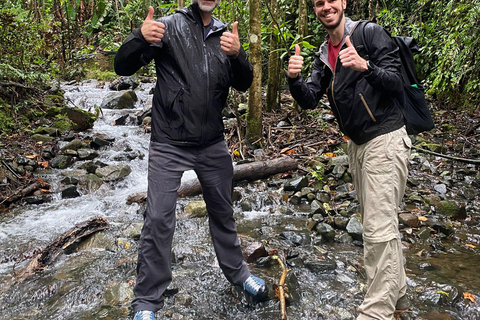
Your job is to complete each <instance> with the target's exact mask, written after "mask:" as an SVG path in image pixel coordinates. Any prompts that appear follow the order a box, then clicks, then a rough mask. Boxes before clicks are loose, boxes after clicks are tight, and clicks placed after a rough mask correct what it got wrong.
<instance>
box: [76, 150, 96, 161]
mask: <svg viewBox="0 0 480 320" xmlns="http://www.w3.org/2000/svg"><path fill="white" fill-rule="evenodd" d="M77 152H78V157H79V158H80V160H93V159H95V158H97V157H98V156H100V155H99V154H98V152H97V151H95V150H93V149H79V150H78V151H77Z"/></svg>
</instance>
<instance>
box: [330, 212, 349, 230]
mask: <svg viewBox="0 0 480 320" xmlns="http://www.w3.org/2000/svg"><path fill="white" fill-rule="evenodd" d="M333 221H334V225H335V228H337V229H340V230H346V229H347V225H348V222H349V221H350V219H348V218H347V217H343V216H338V215H337V216H335V217H334V220H333Z"/></svg>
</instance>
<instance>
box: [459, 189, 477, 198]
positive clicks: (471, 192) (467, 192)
mask: <svg viewBox="0 0 480 320" xmlns="http://www.w3.org/2000/svg"><path fill="white" fill-rule="evenodd" d="M460 191H461V192H460V194H461V195H462V196H463V197H464V198H465V199H467V200H470V201H471V200H473V199H475V197H476V196H477V191H476V190H475V189H474V188H472V187H463V188H461V190H460Z"/></svg>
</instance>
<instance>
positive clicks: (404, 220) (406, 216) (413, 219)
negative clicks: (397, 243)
mask: <svg viewBox="0 0 480 320" xmlns="http://www.w3.org/2000/svg"><path fill="white" fill-rule="evenodd" d="M398 220H399V222H400V223H401V224H403V225H405V226H408V227H412V228H415V227H418V217H417V216H416V215H414V214H411V213H401V214H399V215H398Z"/></svg>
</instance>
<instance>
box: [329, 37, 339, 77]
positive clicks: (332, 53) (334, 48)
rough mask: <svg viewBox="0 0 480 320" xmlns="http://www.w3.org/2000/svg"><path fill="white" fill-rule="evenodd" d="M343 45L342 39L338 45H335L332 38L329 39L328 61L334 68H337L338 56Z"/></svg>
mask: <svg viewBox="0 0 480 320" xmlns="http://www.w3.org/2000/svg"><path fill="white" fill-rule="evenodd" d="M341 47H342V41H340V42H339V43H338V44H337V45H333V43H332V41H331V40H330V38H329V39H328V63H330V65H331V66H332V70H335V63H336V62H337V56H338V53H339V52H340V48H341Z"/></svg>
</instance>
